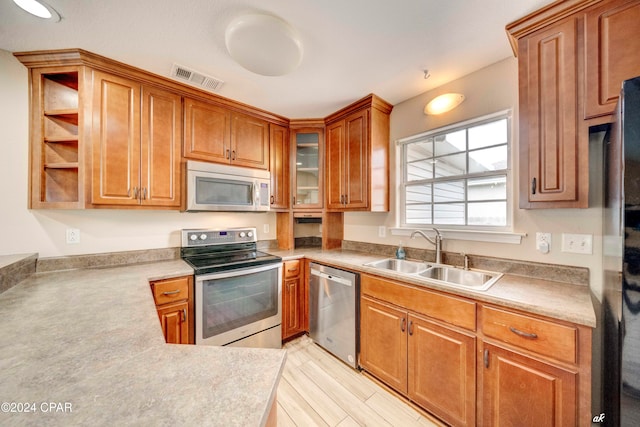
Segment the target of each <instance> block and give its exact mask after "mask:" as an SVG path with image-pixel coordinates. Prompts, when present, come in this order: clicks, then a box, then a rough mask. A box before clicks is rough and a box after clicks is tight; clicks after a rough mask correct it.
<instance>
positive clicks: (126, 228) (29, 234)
mask: <svg viewBox="0 0 640 427" xmlns="http://www.w3.org/2000/svg"><path fill="white" fill-rule="evenodd" d="M28 90H29V89H28V78H27V69H26V68H25V67H24V66H23V65H22V64H21V63H20V62H19V61H18V60H16V59H15V58H14V57H13V55H12V54H11V53H10V52H7V51H4V50H0V152H1V153H2V156H0V159H1V160H0V162H1V163H0V200H2V206H1V207H0V255H8V254H17V253H30V252H38V253H39V254H40V256H41V257H53V256H61V255H72V254H87V253H100V252H114V251H126V250H136V249H152V248H166V247H177V246H180V232H179V231H180V229H182V228H197V227H226V226H232V227H240V226H256V227H257V228H258V238H259V239H260V240H267V239H275V238H276V220H275V214H274V213H240V214H227V213H181V212H175V211H137V210H111V209H110V210H29V209H27V198H28V176H29V173H28V145H29V144H28V143H29V123H28V117H29V109H28V108H29V99H28ZM264 224H268V226H269V233H265V232H264ZM67 228H77V229H79V230H80V243H79V244H72V245H69V244H67V243H66V229H67Z"/></svg>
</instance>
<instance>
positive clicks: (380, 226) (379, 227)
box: [378, 225, 387, 237]
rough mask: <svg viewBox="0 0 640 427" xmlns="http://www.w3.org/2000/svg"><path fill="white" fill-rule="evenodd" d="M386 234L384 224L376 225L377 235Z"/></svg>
mask: <svg viewBox="0 0 640 427" xmlns="http://www.w3.org/2000/svg"><path fill="white" fill-rule="evenodd" d="M386 235H387V227H385V226H384V225H379V226H378V237H385V236H386Z"/></svg>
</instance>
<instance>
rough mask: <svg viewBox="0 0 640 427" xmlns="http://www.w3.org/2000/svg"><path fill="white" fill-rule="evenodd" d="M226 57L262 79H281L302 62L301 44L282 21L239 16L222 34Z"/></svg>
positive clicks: (254, 15) (273, 18)
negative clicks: (262, 77)
mask: <svg viewBox="0 0 640 427" xmlns="http://www.w3.org/2000/svg"><path fill="white" fill-rule="evenodd" d="M225 44H226V45H227V50H228V51H229V55H231V57H232V58H233V59H234V60H235V61H236V62H237V63H238V64H240V65H241V66H242V67H244V68H246V69H247V70H249V71H252V72H254V73H256V74H260V75H263V76H282V75H285V74H288V73H290V72H292V71H293V70H295V69H296V68H297V67H298V65H300V62H301V61H302V42H301V41H300V37H299V36H298V34H297V33H296V31H295V30H294V29H293V28H292V27H291V26H290V25H289V24H288V23H286V22H285V21H283V20H282V19H280V18H278V17H275V16H272V15H265V14H259V13H256V14H249V15H243V16H240V17H238V18H236V19H234V20H233V21H231V23H230V24H229V26H228V27H227V30H226V31H225Z"/></svg>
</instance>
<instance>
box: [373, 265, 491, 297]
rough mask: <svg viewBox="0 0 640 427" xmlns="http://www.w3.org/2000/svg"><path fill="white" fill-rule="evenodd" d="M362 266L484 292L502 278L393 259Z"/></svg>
mask: <svg viewBox="0 0 640 427" xmlns="http://www.w3.org/2000/svg"><path fill="white" fill-rule="evenodd" d="M364 265H365V266H366V267H373V268H379V269H381V270H388V271H394V272H396V273H400V274H403V275H406V276H407V277H411V278H413V279H423V280H424V281H425V282H437V283H440V284H443V285H449V286H454V287H457V288H465V289H473V290H476V291H486V290H487V289H489V288H490V287H491V286H492V285H493V284H494V283H495V282H496V281H497V280H498V279H500V278H501V277H502V273H494V272H490V271H480V270H465V269H462V268H457V267H452V266H448V265H441V264H429V263H427V262H423V261H411V260H404V259H395V258H386V259H381V260H379V261H373V262H369V263H366V264H364Z"/></svg>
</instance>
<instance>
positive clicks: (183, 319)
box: [182, 308, 187, 322]
mask: <svg viewBox="0 0 640 427" xmlns="http://www.w3.org/2000/svg"><path fill="white" fill-rule="evenodd" d="M182 321H183V322H186V321H187V309H186V308H183V309H182Z"/></svg>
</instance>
